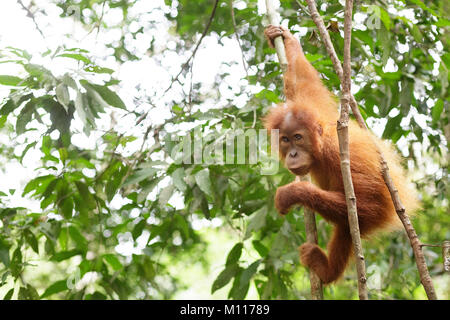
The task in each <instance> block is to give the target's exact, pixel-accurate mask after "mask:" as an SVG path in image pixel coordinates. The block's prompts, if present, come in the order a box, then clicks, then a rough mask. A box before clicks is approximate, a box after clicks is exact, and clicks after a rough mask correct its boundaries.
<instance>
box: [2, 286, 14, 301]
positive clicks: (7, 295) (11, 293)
mask: <svg viewBox="0 0 450 320" xmlns="http://www.w3.org/2000/svg"><path fill="white" fill-rule="evenodd" d="M13 294H14V288H12V289H10V290H9V291H8V292H7V293H6V294H5V296H4V297H3V300H11V298H12V296H13Z"/></svg>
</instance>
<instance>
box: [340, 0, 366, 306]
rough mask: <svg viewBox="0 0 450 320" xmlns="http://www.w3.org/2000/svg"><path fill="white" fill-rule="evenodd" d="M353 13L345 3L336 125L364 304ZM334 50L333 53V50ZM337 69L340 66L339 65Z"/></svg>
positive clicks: (364, 272) (350, 2)
mask: <svg viewBox="0 0 450 320" xmlns="http://www.w3.org/2000/svg"><path fill="white" fill-rule="evenodd" d="M352 9H353V0H346V2H345V26H344V68H343V78H342V80H341V81H342V82H341V88H342V98H341V116H340V118H339V120H338V122H337V134H338V138H339V155H340V158H341V172H342V180H343V182H344V190H345V201H346V202H347V211H348V222H349V227H350V234H351V236H352V241H353V248H354V253H355V258H356V271H357V273H358V291H359V299H360V300H367V299H368V295H367V285H366V282H367V277H366V266H365V261H364V254H363V250H362V246H361V236H360V232H359V223H358V213H357V207H356V197H355V190H354V189H353V181H352V173H351V168H350V153H349V137H348V121H349V115H348V113H349V100H350V99H349V97H350V89H351V78H350V76H351V68H350V58H351V52H350V47H351V39H352V38H351V37H352ZM333 50H334V49H333ZM339 65H340V62H339Z"/></svg>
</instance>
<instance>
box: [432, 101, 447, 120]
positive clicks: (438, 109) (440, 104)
mask: <svg viewBox="0 0 450 320" xmlns="http://www.w3.org/2000/svg"><path fill="white" fill-rule="evenodd" d="M443 110H444V101H442V100H441V99H439V100H438V101H436V104H435V105H434V106H433V108H431V117H432V120H433V123H437V122H438V121H439V119H440V117H441V114H442V111H443Z"/></svg>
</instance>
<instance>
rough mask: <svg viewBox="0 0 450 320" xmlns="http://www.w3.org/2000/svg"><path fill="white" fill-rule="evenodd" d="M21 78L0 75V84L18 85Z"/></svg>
mask: <svg viewBox="0 0 450 320" xmlns="http://www.w3.org/2000/svg"><path fill="white" fill-rule="evenodd" d="M20 82H22V79H21V78H19V77H15V76H8V75H0V84H2V85H4V86H18V85H19V83H20Z"/></svg>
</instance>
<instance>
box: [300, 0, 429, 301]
mask: <svg viewBox="0 0 450 320" xmlns="http://www.w3.org/2000/svg"><path fill="white" fill-rule="evenodd" d="M306 2H307V3H308V7H309V11H310V13H311V18H312V19H313V21H314V23H315V24H316V25H317V28H318V29H319V31H320V33H321V37H322V41H323V43H324V46H325V48H326V49H327V51H328V54H329V55H330V58H331V61H333V65H334V69H335V71H336V73H337V75H338V76H339V78H340V79H341V75H342V77H343V70H342V66H341V64H340V62H339V59H337V55H336V52H335V51H334V47H333V44H332V42H331V39H330V36H329V34H328V31H327V30H326V28H325V24H324V23H323V20H322V18H321V17H320V15H319V13H318V12H317V8H316V5H315V2H314V0H306ZM338 62H339V63H338ZM341 82H342V79H341ZM349 100H350V106H351V107H352V111H353V114H354V115H355V117H356V120H357V121H358V124H359V125H360V127H361V128H364V129H366V130H367V126H366V125H365V123H364V121H363V120H362V121H361V119H362V116H361V113H360V112H359V109H358V107H357V105H356V100H355V99H354V97H353V96H352V95H350V96H349ZM378 152H379V154H380V160H381V166H382V170H381V173H382V175H383V179H384V182H385V183H386V186H387V187H388V189H389V193H390V194H391V198H392V202H393V204H394V207H395V210H396V212H397V215H398V217H399V218H400V220H401V221H402V223H403V226H404V227H405V230H406V233H407V235H408V238H409V240H410V242H411V246H412V248H413V252H414V256H415V258H416V264H417V269H418V271H419V274H420V280H421V283H422V285H423V287H424V289H425V292H426V294H427V296H428V299H430V300H435V299H437V296H436V292H435V290H434V286H433V283H432V280H431V277H430V274H429V272H428V268H427V265H426V261H425V257H424V255H423V252H422V250H421V246H420V241H419V239H418V237H417V234H416V232H415V230H414V227H413V226H412V224H411V221H410V220H409V217H408V215H407V214H406V210H405V207H404V206H403V204H402V203H401V201H400V198H399V195H398V191H397V189H396V188H395V186H394V183H393V181H392V179H391V177H390V175H389V168H388V166H387V162H386V160H385V159H384V156H383V154H382V153H381V151H380V150H378Z"/></svg>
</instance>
